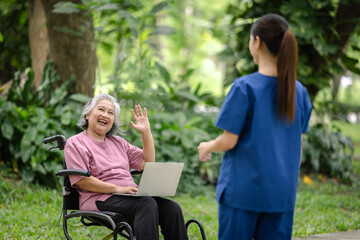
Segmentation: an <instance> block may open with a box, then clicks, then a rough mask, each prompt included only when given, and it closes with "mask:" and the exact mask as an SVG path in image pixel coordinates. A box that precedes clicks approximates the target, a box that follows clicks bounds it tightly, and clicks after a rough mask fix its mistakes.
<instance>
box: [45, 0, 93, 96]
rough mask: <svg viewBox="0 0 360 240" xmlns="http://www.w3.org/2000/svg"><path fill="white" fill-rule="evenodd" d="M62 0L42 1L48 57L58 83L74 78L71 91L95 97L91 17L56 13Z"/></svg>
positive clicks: (82, 13)
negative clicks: (55, 7) (51, 62)
mask: <svg viewBox="0 0 360 240" xmlns="http://www.w3.org/2000/svg"><path fill="white" fill-rule="evenodd" d="M60 1H61V0H41V3H42V5H43V7H44V10H45V16H46V26H47V31H48V39H49V50H50V51H49V58H50V59H51V60H53V61H54V66H55V69H56V70H57V72H58V73H59V75H60V79H61V80H60V83H62V82H64V81H66V80H68V79H69V78H71V77H73V78H74V79H75V81H74V85H73V88H72V92H76V93H82V94H85V95H88V96H90V97H92V96H93V95H94V84H95V70H96V65H97V64H96V53H95V44H94V43H95V40H94V32H93V24H92V18H91V16H90V15H89V14H88V12H85V11H81V12H80V13H73V14H58V13H54V12H53V8H54V5H55V4H56V3H58V2H60ZM73 2H75V3H79V4H81V1H80V0H76V1H73Z"/></svg>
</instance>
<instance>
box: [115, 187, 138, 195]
mask: <svg viewBox="0 0 360 240" xmlns="http://www.w3.org/2000/svg"><path fill="white" fill-rule="evenodd" d="M137 190H138V189H137V188H134V187H117V189H116V191H115V193H122V194H123V193H127V194H135V193H137Z"/></svg>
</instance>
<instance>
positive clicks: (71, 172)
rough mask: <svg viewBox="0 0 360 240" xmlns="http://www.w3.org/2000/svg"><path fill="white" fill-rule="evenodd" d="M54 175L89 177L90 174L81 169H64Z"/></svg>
mask: <svg viewBox="0 0 360 240" xmlns="http://www.w3.org/2000/svg"><path fill="white" fill-rule="evenodd" d="M55 175H56V176H66V175H77V176H84V177H90V176H91V172H90V171H86V170H81V169H64V170H60V171H58V172H57V173H55Z"/></svg>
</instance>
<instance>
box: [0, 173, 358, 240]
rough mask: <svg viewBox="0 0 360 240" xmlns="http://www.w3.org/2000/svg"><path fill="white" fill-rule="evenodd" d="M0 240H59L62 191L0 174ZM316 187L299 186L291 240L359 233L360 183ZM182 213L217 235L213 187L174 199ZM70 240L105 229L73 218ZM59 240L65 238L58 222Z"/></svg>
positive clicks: (193, 230) (195, 233)
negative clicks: (315, 235)
mask: <svg viewBox="0 0 360 240" xmlns="http://www.w3.org/2000/svg"><path fill="white" fill-rule="evenodd" d="M0 177H1V179H2V181H0V193H1V195H0V225H1V226H5V227H1V228H0V239H60V237H59V236H58V229H57V226H58V219H59V214H60V211H61V208H62V197H61V190H60V189H57V190H54V189H47V188H44V187H41V186H36V185H27V184H23V183H22V182H21V181H19V180H17V179H16V178H14V177H8V176H6V175H5V173H4V172H3V171H1V172H0ZM312 178H313V181H314V184H313V185H312V186H310V185H306V184H304V183H303V181H300V183H299V188H298V195H297V202H296V209H295V219H294V228H293V236H304V235H312V234H317V233H328V232H335V231H347V230H349V229H352V230H355V229H360V213H359V209H360V191H359V184H354V186H348V185H342V184H338V183H336V181H335V180H331V179H330V180H327V181H326V182H325V183H323V182H321V180H320V179H319V178H317V177H314V176H312ZM173 199H174V200H175V201H177V202H178V203H179V204H180V206H181V207H182V209H183V212H184V218H185V221H188V220H189V219H192V218H195V219H197V220H199V221H200V222H201V223H202V224H203V226H204V228H205V232H206V236H207V239H209V240H215V239H217V235H218V220H217V211H218V206H217V203H216V201H215V188H209V187H208V188H206V192H205V194H203V195H197V196H190V195H186V194H181V195H178V196H176V197H174V198H173ZM69 229H71V231H70V233H71V235H72V236H73V237H74V239H101V238H103V237H105V236H106V235H108V234H109V233H110V231H109V230H108V229H106V228H99V227H83V226H82V224H81V223H80V222H79V221H78V220H77V219H72V220H70V223H69ZM59 232H60V235H61V236H63V232H62V223H61V222H60V229H59ZM189 236H190V238H189V239H190V240H197V239H201V238H200V232H199V230H198V228H197V227H196V225H195V224H192V225H190V227H189Z"/></svg>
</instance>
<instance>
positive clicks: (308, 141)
mask: <svg viewBox="0 0 360 240" xmlns="http://www.w3.org/2000/svg"><path fill="white" fill-rule="evenodd" d="M353 152H354V148H353V143H352V140H351V138H349V137H346V136H344V135H343V134H342V133H341V131H340V129H339V128H337V127H335V126H332V125H330V124H328V123H326V121H321V122H318V123H316V124H315V125H313V126H311V127H310V128H309V131H308V133H307V134H306V135H305V136H304V139H303V156H302V165H301V169H302V171H303V172H315V173H321V174H324V175H326V176H329V177H334V178H338V179H339V180H341V181H343V182H347V183H350V182H351V181H352V180H351V159H352V155H353Z"/></svg>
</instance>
